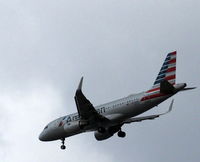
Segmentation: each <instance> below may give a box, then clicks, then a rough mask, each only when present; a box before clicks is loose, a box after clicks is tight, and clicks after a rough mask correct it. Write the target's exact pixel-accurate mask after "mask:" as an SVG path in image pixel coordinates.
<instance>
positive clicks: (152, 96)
mask: <svg viewBox="0 0 200 162" xmlns="http://www.w3.org/2000/svg"><path fill="white" fill-rule="evenodd" d="M175 81H176V51H175V52H171V53H169V54H168V55H167V57H166V59H165V61H164V63H163V65H162V67H161V69H160V72H159V74H158V76H157V78H156V80H155V82H154V84H153V86H152V87H151V88H150V89H148V90H147V91H145V92H141V93H138V94H131V95H129V96H128V97H125V98H122V99H118V100H115V101H112V102H109V103H106V104H103V105H100V106H97V107H94V106H93V105H92V104H91V102H90V101H89V100H88V99H87V98H86V97H85V95H84V94H83V93H82V83H83V77H82V78H81V80H80V83H79V86H78V88H77V90H76V93H75V97H74V99H75V103H76V107H77V111H78V112H77V113H74V114H71V115H67V116H63V117H60V118H58V119H56V120H54V121H52V122H50V123H49V124H48V125H47V126H46V127H45V128H44V130H43V131H42V132H41V134H40V136H39V139H40V140H41V141H53V140H61V141H62V145H61V149H65V148H66V147H65V138H66V137H70V136H73V135H76V134H79V133H83V132H90V131H94V136H95V138H96V139H97V140H98V141H101V140H105V139H108V138H110V137H112V136H113V135H114V134H115V133H117V135H118V136H119V137H122V138H123V137H125V136H126V133H125V132H123V131H122V126H123V125H124V124H128V123H132V122H140V121H143V120H150V119H155V118H158V117H159V116H161V115H164V114H166V113H169V112H170V111H171V110H172V106H173V100H172V102H171V104H170V106H169V110H168V111H167V112H165V113H162V114H156V115H149V116H142V117H141V116H139V117H138V115H140V114H142V113H144V112H145V111H147V110H150V109H151V108H153V107H155V106H158V105H159V104H160V103H161V102H163V101H165V100H167V99H168V98H170V97H172V96H173V95H175V94H176V93H178V92H180V91H185V90H191V89H194V88H195V87H190V88H186V86H187V85H186V83H179V84H176V82H175Z"/></svg>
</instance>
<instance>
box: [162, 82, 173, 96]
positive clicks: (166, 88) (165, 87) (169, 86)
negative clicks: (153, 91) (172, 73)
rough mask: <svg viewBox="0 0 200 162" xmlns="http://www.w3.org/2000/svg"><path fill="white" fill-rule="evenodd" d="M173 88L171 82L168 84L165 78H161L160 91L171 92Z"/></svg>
mask: <svg viewBox="0 0 200 162" xmlns="http://www.w3.org/2000/svg"><path fill="white" fill-rule="evenodd" d="M174 91H175V88H174V86H173V85H172V84H170V83H169V82H168V81H167V80H163V81H162V82H161V83H160V92H161V93H164V94H173V93H174Z"/></svg>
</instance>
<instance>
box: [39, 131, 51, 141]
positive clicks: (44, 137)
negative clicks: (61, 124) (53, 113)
mask: <svg viewBox="0 0 200 162" xmlns="http://www.w3.org/2000/svg"><path fill="white" fill-rule="evenodd" d="M39 140H40V141H49V138H48V133H47V132H46V131H42V133H40V135H39Z"/></svg>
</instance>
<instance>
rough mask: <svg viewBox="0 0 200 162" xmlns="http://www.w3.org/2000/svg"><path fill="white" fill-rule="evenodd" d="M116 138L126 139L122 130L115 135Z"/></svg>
mask: <svg viewBox="0 0 200 162" xmlns="http://www.w3.org/2000/svg"><path fill="white" fill-rule="evenodd" d="M117 135H118V137H121V138H124V137H126V133H125V132H123V131H122V130H120V131H119V132H118V133H117Z"/></svg>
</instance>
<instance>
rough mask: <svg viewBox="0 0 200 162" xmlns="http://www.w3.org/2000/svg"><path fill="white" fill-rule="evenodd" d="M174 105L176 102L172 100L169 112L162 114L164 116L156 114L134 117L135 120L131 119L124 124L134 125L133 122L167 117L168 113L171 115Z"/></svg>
mask: <svg viewBox="0 0 200 162" xmlns="http://www.w3.org/2000/svg"><path fill="white" fill-rule="evenodd" d="M173 103H174V100H172V102H171V104H170V106H169V110H168V111H167V112H165V113H162V114H156V115H149V116H142V117H133V118H129V119H127V120H125V121H124V122H123V124H129V123H133V122H141V121H143V120H153V119H155V118H158V117H160V116H161V115H165V114H167V113H169V112H170V111H172V107H173Z"/></svg>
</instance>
